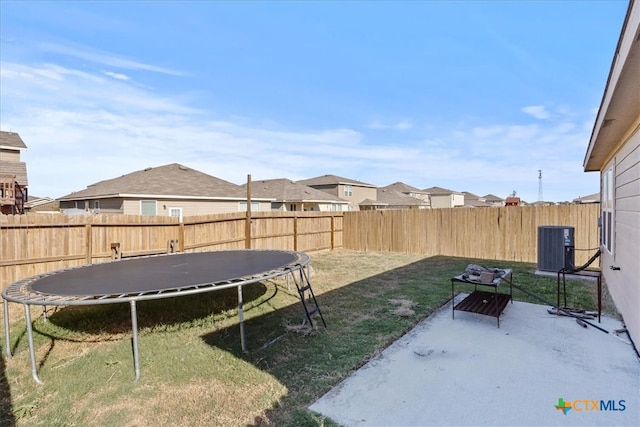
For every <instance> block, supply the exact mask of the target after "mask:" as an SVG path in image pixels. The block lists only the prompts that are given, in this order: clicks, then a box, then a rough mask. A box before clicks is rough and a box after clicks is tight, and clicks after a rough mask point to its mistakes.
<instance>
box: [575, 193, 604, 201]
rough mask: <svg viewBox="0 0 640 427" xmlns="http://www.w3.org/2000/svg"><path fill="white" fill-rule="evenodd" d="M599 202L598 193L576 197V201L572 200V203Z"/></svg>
mask: <svg viewBox="0 0 640 427" xmlns="http://www.w3.org/2000/svg"><path fill="white" fill-rule="evenodd" d="M599 202H600V193H594V194H590V195H588V196H582V197H578V198H577V199H573V203H599Z"/></svg>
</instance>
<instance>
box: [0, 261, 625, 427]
mask: <svg viewBox="0 0 640 427" xmlns="http://www.w3.org/2000/svg"><path fill="white" fill-rule="evenodd" d="M311 258H312V267H313V274H312V278H311V280H312V283H313V289H314V291H315V293H316V297H317V299H318V302H319V304H320V308H321V309H322V312H323V314H324V317H325V319H326V321H327V324H328V328H327V329H324V328H323V327H322V326H321V325H320V327H319V328H318V329H317V330H311V329H308V328H306V327H305V328H301V327H300V323H301V319H302V311H301V310H302V309H301V305H300V301H299V299H298V296H297V293H296V292H295V286H294V285H293V284H292V283H291V285H290V288H289V289H288V288H287V285H286V283H285V282H284V281H278V282H264V283H258V284H254V285H249V286H246V287H245V289H244V300H245V330H246V336H247V345H248V350H249V351H248V353H242V351H241V348H240V337H239V326H238V317H237V291H236V290H235V289H231V290H227V291H219V292H212V293H208V294H203V295H196V296H189V297H181V298H174V299H167V300H155V301H145V302H140V303H138V323H139V328H140V338H139V339H140V361H141V379H140V381H139V382H137V383H136V382H134V371H133V358H132V347H131V320H130V312H129V305H128V304H114V305H105V306H86V307H68V308H64V309H58V310H53V309H51V310H49V322H47V323H44V322H43V319H42V318H41V317H37V318H36V319H35V320H34V330H35V344H36V351H37V360H38V371H39V375H40V378H41V379H42V380H43V381H44V383H45V384H44V385H42V386H39V385H36V384H35V383H34V382H33V380H32V379H31V373H30V366H29V357H28V350H27V344H26V336H25V327H24V320H23V319H22V317H21V316H18V315H16V314H15V313H13V312H18V313H21V312H22V307H21V306H18V305H15V304H11V305H10V310H11V311H12V317H11V318H12V330H11V332H12V336H11V338H12V342H11V345H12V350H13V353H14V357H13V358H10V359H7V358H6V356H5V355H4V354H5V350H4V348H3V349H2V354H3V357H2V359H0V360H2V363H3V366H2V367H3V368H4V369H3V373H4V375H3V378H0V403H1V406H0V425H3V426H4V425H8V426H11V425H17V426H105V425H108V426H147V425H154V426H174V425H189V426H213V425H215V426H218V425H220V426H223V425H224V426H246V425H277V426H319V425H334V424H333V423H332V422H331V420H327V419H323V418H322V417H319V416H318V415H315V414H313V413H311V412H309V411H308V410H307V409H306V408H307V406H308V405H309V404H311V403H312V402H313V401H315V400H316V399H317V398H319V397H320V396H322V395H323V394H324V393H326V392H327V391H329V390H330V389H331V388H332V387H333V386H335V385H336V384H337V383H338V382H340V381H341V380H342V379H344V378H345V377H347V376H348V375H349V374H350V373H352V372H353V371H354V370H356V369H358V368H359V367H361V366H362V365H363V364H365V363H366V362H367V361H368V360H370V359H371V358H372V357H374V356H375V355H377V354H378V353H379V352H380V351H382V350H383V349H384V348H385V347H387V346H388V345H389V344H390V343H392V342H393V341H395V340H396V339H398V338H399V337H400V336H402V335H403V334H405V333H406V332H408V331H409V330H410V329H411V328H413V327H414V326H415V325H416V324H417V323H418V322H419V321H421V320H422V319H424V318H426V317H427V316H429V315H430V314H431V313H433V312H434V311H435V310H437V309H438V308H439V307H441V306H442V305H443V304H445V303H447V302H448V301H449V300H450V298H451V282H450V278H451V277H452V276H455V275H457V274H459V273H461V272H462V271H463V270H464V269H465V267H466V266H467V264H469V263H478V264H482V265H487V266H491V267H493V266H497V267H508V268H513V270H514V276H513V278H514V283H516V284H517V285H519V286H522V287H523V288H525V289H527V290H528V291H529V292H532V293H534V294H536V295H539V296H541V297H542V298H544V299H546V300H547V301H550V302H553V301H555V300H556V279H555V277H540V276H536V275H534V274H533V272H534V271H535V265H533V264H525V263H504V262H496V261H491V260H470V259H460V258H448V257H431V258H424V257H422V256H420V255H412V254H399V253H369V252H354V251H345V250H337V251H332V252H321V253H314V254H311ZM595 288H596V286H595V283H590V282H577V281H568V282H567V294H568V301H567V302H568V306H570V307H575V308H585V309H589V310H594V309H595V307H596V292H595ZM471 289H472V288H471V287H469V290H471ZM507 289H508V288H507V287H506V286H505V289H504V290H503V292H507ZM456 291H465V289H464V285H461V286H456ZM514 299H515V300H519V301H527V302H533V303H538V301H537V300H535V299H532V298H531V297H529V296H527V295H526V294H524V293H522V292H519V291H517V290H515V289H514ZM604 300H605V305H604V312H605V313H608V314H609V315H613V316H617V313H616V311H615V307H614V306H613V305H612V303H611V301H610V299H609V298H608V294H606V292H605V298H604ZM38 309H40V308H39V307H36V308H34V309H33V313H34V316H35V315H36V314H37V313H38V311H41V309H40V310H38ZM2 344H3V345H4V340H2Z"/></svg>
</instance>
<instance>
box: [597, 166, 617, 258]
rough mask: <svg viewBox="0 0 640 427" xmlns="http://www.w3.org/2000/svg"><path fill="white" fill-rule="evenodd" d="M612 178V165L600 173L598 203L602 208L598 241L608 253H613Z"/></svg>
mask: <svg viewBox="0 0 640 427" xmlns="http://www.w3.org/2000/svg"><path fill="white" fill-rule="evenodd" d="M614 200H615V197H614V178H613V167H610V168H609V169H607V171H606V172H604V173H603V174H602V197H601V199H600V205H601V210H602V217H601V224H600V226H601V229H600V230H601V233H602V235H601V236H600V241H601V244H602V246H604V247H605V248H606V249H607V251H609V253H611V254H613V239H614V236H615V235H614V230H613V212H614V207H615V206H614Z"/></svg>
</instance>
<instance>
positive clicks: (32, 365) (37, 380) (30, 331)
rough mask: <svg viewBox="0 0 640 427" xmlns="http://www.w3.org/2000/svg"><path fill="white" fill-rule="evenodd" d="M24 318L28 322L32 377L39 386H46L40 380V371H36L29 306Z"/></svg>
mask: <svg viewBox="0 0 640 427" xmlns="http://www.w3.org/2000/svg"><path fill="white" fill-rule="evenodd" d="M24 318H25V320H26V321H27V341H28V342H29V358H30V359H31V377H32V378H33V380H34V381H35V382H36V383H37V384H44V383H43V382H42V381H41V380H40V378H38V371H37V370H36V351H35V349H34V346H33V326H32V325H31V310H30V309H29V305H28V304H25V305H24Z"/></svg>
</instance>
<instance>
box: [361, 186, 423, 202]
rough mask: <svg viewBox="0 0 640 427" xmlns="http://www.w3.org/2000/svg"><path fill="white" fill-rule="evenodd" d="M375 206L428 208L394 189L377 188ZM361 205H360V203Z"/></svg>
mask: <svg viewBox="0 0 640 427" xmlns="http://www.w3.org/2000/svg"><path fill="white" fill-rule="evenodd" d="M376 199H377V201H376V204H380V205H382V204H384V205H389V206H429V203H428V202H426V201H424V200H420V199H417V198H415V197H411V196H409V195H407V194H404V193H401V192H399V191H397V190H394V189H388V188H378V189H377V192H376ZM361 204H362V203H361Z"/></svg>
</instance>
